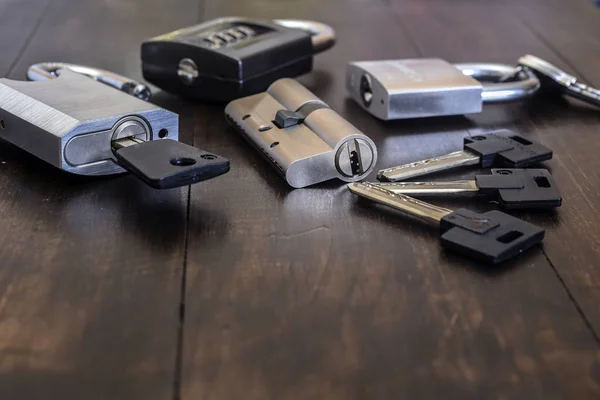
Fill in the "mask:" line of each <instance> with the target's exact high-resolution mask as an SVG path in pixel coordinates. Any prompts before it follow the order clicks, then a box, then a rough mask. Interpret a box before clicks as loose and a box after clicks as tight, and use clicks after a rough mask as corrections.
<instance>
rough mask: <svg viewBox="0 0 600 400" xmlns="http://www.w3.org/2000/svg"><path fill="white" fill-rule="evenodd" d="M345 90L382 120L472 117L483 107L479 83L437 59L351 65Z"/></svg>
mask: <svg viewBox="0 0 600 400" xmlns="http://www.w3.org/2000/svg"><path fill="white" fill-rule="evenodd" d="M346 87H347V89H348V92H349V93H350V95H351V97H352V98H353V99H354V100H355V101H356V102H357V103H358V104H359V105H360V106H361V107H362V108H363V109H365V110H367V111H368V112H370V113H371V114H373V115H374V116H376V117H377V118H379V119H382V120H393V119H407V118H425V117H436V116H446V115H462V114H473V113H478V112H481V106H482V104H483V103H482V97H481V95H482V91H483V86H482V85H481V83H480V82H478V81H477V80H476V79H474V78H471V77H469V76H466V75H464V74H463V73H462V72H461V71H459V70H458V69H456V68H455V67H454V66H453V65H452V64H450V63H448V62H446V61H444V60H440V59H407V60H383V61H362V62H352V63H349V64H348V66H347V69H346Z"/></svg>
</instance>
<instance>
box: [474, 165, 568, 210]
mask: <svg viewBox="0 0 600 400" xmlns="http://www.w3.org/2000/svg"><path fill="white" fill-rule="evenodd" d="M475 180H476V182H477V187H479V190H480V191H481V192H482V193H486V192H487V193H497V194H498V197H499V200H500V205H501V206H502V207H504V208H507V209H519V208H554V207H560V205H561V204H562V196H561V194H560V191H559V190H558V187H557V185H556V182H554V179H553V178H552V174H550V172H549V171H548V170H546V169H492V174H491V175H477V176H476V177H475Z"/></svg>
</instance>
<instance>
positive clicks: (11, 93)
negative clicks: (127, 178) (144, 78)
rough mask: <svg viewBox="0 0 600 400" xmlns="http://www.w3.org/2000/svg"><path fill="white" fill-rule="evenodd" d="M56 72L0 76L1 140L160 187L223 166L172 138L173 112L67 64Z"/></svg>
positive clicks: (75, 167)
mask: <svg viewBox="0 0 600 400" xmlns="http://www.w3.org/2000/svg"><path fill="white" fill-rule="evenodd" d="M44 65H45V64H40V65H37V66H36V68H38V69H39V68H44ZM56 65H58V64H55V63H49V64H47V65H46V67H48V66H56ZM85 68H86V69H87V70H90V69H91V68H89V67H85ZM56 76H57V77H56V78H54V77H52V75H48V76H47V77H46V79H48V80H44V81H40V82H21V81H13V80H9V79H0V139H3V140H6V141H8V142H10V143H12V144H14V145H16V146H18V147H20V148H22V149H24V150H25V151H27V152H29V153H31V154H33V155H34V156H36V157H38V158H40V159H42V160H44V161H46V162H48V163H49V164H51V165H53V166H55V167H57V168H60V169H62V170H64V171H67V172H70V173H74V174H79V175H111V174H117V173H122V172H125V171H130V172H132V173H134V174H135V175H136V176H137V177H139V178H141V179H142V180H143V181H144V182H146V183H148V184H149V185H151V186H153V187H155V188H160V189H166V188H172V187H177V186H184V185H189V184H192V183H196V182H200V181H202V180H206V179H210V178H212V177H215V176H218V175H221V174H223V173H225V172H227V171H228V170H229V161H228V160H226V159H224V158H222V157H219V156H217V155H214V154H211V153H208V152H206V151H204V150H200V149H197V148H194V147H192V146H188V145H186V144H184V143H180V142H178V141H177V139H178V136H179V117H178V116H177V114H174V113H172V112H170V111H167V110H165V109H163V108H160V107H158V106H156V105H154V104H151V103H148V102H146V101H142V100H140V99H138V98H136V97H134V96H132V95H129V94H126V93H124V92H123V91H119V90H115V89H114V88H112V87H109V86H108V85H109V84H110V83H107V82H108V81H106V80H104V81H103V82H104V83H100V80H98V81H96V80H93V79H90V78H88V77H87V76H84V75H82V74H79V73H76V72H73V71H72V70H70V69H69V68H68V67H61V68H60V69H59V71H58V73H57V74H56ZM39 79H42V78H39Z"/></svg>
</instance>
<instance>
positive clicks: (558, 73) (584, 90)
mask: <svg viewBox="0 0 600 400" xmlns="http://www.w3.org/2000/svg"><path fill="white" fill-rule="evenodd" d="M519 64H520V65H521V66H522V67H524V68H525V69H526V70H531V71H533V72H534V73H535V74H536V75H537V76H538V78H539V79H540V81H541V83H542V85H543V86H542V87H543V88H544V89H545V88H548V89H550V90H555V91H559V92H560V93H561V94H564V95H567V96H571V97H575V98H577V99H579V100H583V101H584V102H586V103H588V104H591V105H593V106H596V107H600V90H598V89H596V88H593V87H591V86H588V85H586V84H584V83H581V82H579V80H578V79H577V78H576V77H574V76H573V75H570V74H568V73H566V72H565V71H562V70H561V69H560V68H558V67H556V66H554V65H552V64H550V63H549V62H548V61H545V60H542V59H541V58H538V57H536V56H532V55H529V54H528V55H526V56H524V57H521V58H519Z"/></svg>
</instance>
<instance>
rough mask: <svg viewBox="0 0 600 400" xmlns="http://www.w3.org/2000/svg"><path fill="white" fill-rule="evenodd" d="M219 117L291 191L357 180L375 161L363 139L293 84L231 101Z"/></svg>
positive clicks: (286, 81) (276, 84) (372, 149)
mask: <svg viewBox="0 0 600 400" xmlns="http://www.w3.org/2000/svg"><path fill="white" fill-rule="evenodd" d="M225 117H226V118H227V120H228V121H229V123H230V125H231V126H232V127H233V128H234V129H235V130H237V131H238V132H239V133H240V134H241V135H242V136H243V137H244V138H245V139H246V140H248V142H250V143H251V144H252V145H253V146H254V147H255V148H256V149H257V150H258V151H259V152H260V153H261V155H262V156H263V157H264V158H265V159H267V160H268V161H269V162H270V163H271V165H273V167H275V169H276V170H277V171H278V172H279V173H280V174H281V175H282V176H283V177H284V179H285V180H286V182H287V183H288V185H290V186H292V187H294V188H301V187H305V186H309V185H314V184H316V183H319V182H324V181H326V180H329V179H333V178H338V179H341V180H342V181H345V182H354V181H358V180H361V179H364V177H365V176H367V175H368V174H369V173H370V172H371V171H372V170H373V168H374V167H375V163H376V161H377V148H376V147H375V143H373V141H372V140H371V139H370V138H369V137H368V136H366V135H365V134H363V133H362V132H360V131H359V130H358V129H356V128H355V127H354V126H353V125H352V124H350V123H349V122H348V121H346V120H345V119H344V118H342V116H340V115H339V114H338V113H336V112H335V111H333V110H332V109H331V108H329V106H328V105H327V104H325V103H324V102H323V101H321V99H319V98H318V97H317V96H315V95H314V94H313V93H311V92H310V91H309V90H308V89H306V88H305V87H304V86H302V85H301V84H300V83H298V82H297V81H295V80H293V79H289V78H284V79H280V80H278V81H276V82H274V83H273V84H272V85H271V86H270V87H269V89H268V90H267V91H266V92H264V93H260V94H256V95H252V96H249V97H244V98H242V99H238V100H234V101H232V102H231V103H229V104H228V105H227V107H225Z"/></svg>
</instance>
